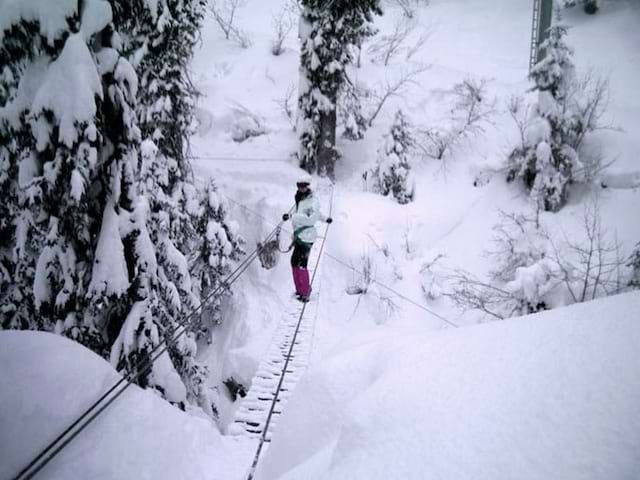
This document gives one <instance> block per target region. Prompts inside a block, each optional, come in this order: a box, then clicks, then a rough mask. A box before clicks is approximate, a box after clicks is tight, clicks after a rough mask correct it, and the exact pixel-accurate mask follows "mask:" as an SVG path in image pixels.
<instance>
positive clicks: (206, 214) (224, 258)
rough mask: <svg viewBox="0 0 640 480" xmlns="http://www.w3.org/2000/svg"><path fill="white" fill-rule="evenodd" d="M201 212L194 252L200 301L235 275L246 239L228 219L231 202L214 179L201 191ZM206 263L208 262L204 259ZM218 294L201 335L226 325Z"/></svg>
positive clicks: (205, 311)
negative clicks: (234, 270)
mask: <svg viewBox="0 0 640 480" xmlns="http://www.w3.org/2000/svg"><path fill="white" fill-rule="evenodd" d="M199 200H200V201H199V205H200V207H199V209H198V213H197V215H196V217H195V219H196V221H195V233H196V235H195V238H196V239H197V240H196V243H195V245H194V248H193V250H192V252H193V253H192V259H193V260H192V262H191V263H192V265H193V267H192V275H193V278H194V281H195V290H196V292H197V294H198V295H199V296H200V298H207V297H208V296H209V295H210V294H211V292H213V291H215V290H216V289H218V288H221V287H224V286H223V285H222V281H223V278H224V277H226V276H227V275H228V274H229V273H231V267H232V264H233V262H234V261H237V260H239V257H240V254H241V253H242V243H243V241H242V239H241V238H240V236H239V235H238V232H237V230H238V226H237V224H236V223H235V222H230V221H229V220H228V218H227V210H228V208H227V203H226V201H225V199H224V198H223V197H221V196H220V194H219V193H218V190H217V187H216V185H215V182H214V181H213V180H210V181H209V182H208V183H207V184H206V186H205V188H204V189H203V190H202V191H201V192H200V199H199ZM203 259H204V260H206V263H205V262H203V261H201V260H203ZM227 293H228V292H226V291H224V290H223V291H222V292H221V294H220V295H216V296H215V298H212V299H211V301H210V302H208V303H207V305H206V308H205V309H203V311H202V315H201V322H200V326H201V328H202V332H201V333H205V332H206V331H207V330H208V329H209V328H210V327H211V326H212V325H215V324H219V323H221V322H222V317H221V304H222V300H223V299H224V294H227Z"/></svg>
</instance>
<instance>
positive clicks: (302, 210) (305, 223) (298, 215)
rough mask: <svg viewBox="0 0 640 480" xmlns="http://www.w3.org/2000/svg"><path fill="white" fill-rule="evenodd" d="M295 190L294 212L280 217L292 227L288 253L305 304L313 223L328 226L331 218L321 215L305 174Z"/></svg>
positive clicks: (299, 297) (300, 295)
mask: <svg viewBox="0 0 640 480" xmlns="http://www.w3.org/2000/svg"><path fill="white" fill-rule="evenodd" d="M296 186H297V187H298V189H297V191H296V195H295V200H296V206H295V209H294V212H293V213H292V214H291V215H289V214H288V213H285V214H284V215H282V220H283V221H285V222H286V221H287V220H289V219H291V224H292V226H293V253H292V254H291V271H292V273H293V283H294V285H295V287H296V295H297V296H298V300H300V301H302V302H308V301H309V296H310V295H311V284H310V283H309V270H307V265H308V263H309V253H311V248H312V247H313V242H315V240H316V237H317V235H318V234H317V232H316V228H315V224H316V222H318V221H324V222H327V223H331V222H332V221H333V220H332V219H331V217H326V216H324V215H323V214H322V213H321V212H320V203H319V202H318V199H317V198H316V197H315V196H314V195H313V191H312V190H311V176H310V175H304V176H302V177H300V178H299V179H298V181H297V182H296Z"/></svg>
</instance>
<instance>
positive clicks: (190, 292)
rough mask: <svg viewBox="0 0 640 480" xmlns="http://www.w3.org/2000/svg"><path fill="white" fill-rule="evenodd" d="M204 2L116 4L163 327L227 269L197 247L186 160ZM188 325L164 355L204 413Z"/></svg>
mask: <svg viewBox="0 0 640 480" xmlns="http://www.w3.org/2000/svg"><path fill="white" fill-rule="evenodd" d="M205 4H206V2H205V1H204V0H186V1H185V0H164V1H161V2H149V1H146V0H142V1H138V2H133V4H132V5H133V8H122V9H121V10H120V15H121V17H122V21H123V23H124V24H125V25H126V28H127V30H128V31H129V32H130V35H129V36H128V39H127V42H126V43H125V49H126V50H127V52H128V56H129V58H130V60H131V62H132V63H133V64H134V65H135V67H136V69H137V71H138V75H139V78H140V88H139V90H138V97H137V100H138V102H137V113H138V122H139V126H140V129H141V133H142V138H143V142H142V145H141V156H140V173H139V178H138V181H139V190H140V193H141V194H143V195H144V197H145V199H146V201H147V202H148V213H147V218H146V223H147V228H148V230H149V241H150V242H151V244H152V246H153V248H154V250H155V252H156V262H157V265H156V268H157V275H156V276H155V277H154V278H153V281H152V282H151V283H150V288H151V290H152V291H153V294H154V295H155V296H156V301H155V303H154V307H153V309H154V312H155V313H154V315H155V317H154V318H156V322H159V323H160V324H161V325H164V326H165V327H166V328H173V327H172V325H174V324H175V323H176V322H178V323H183V320H184V319H185V317H187V316H189V315H190V314H191V313H192V312H194V311H196V310H197V309H198V307H199V305H200V303H201V301H202V300H204V299H205V296H203V295H202V293H203V288H202V281H203V277H207V278H208V280H210V283H211V284H217V283H219V282H221V280H222V277H223V276H224V275H225V274H226V273H228V271H229V270H228V269H227V268H225V269H219V268H218V269H216V268H214V266H213V265H211V264H210V262H211V258H210V257H209V255H208V254H207V252H205V251H203V249H202V248H201V247H200V244H201V243H202V240H201V239H202V236H201V235H203V234H204V232H202V231H200V225H201V222H202V215H203V214H202V212H209V190H208V189H207V190H204V191H203V192H202V193H198V192H197V189H196V187H195V186H194V184H193V176H192V173H191V166H190V163H189V159H188V152H189V137H190V135H191V134H192V133H193V126H194V106H195V101H194V100H195V99H194V97H195V94H196V92H195V91H194V89H193V87H192V86H191V82H190V79H189V75H188V63H189V61H190V59H191V58H192V56H193V50H194V47H195V45H196V42H197V40H198V38H199V30H200V28H201V24H202V21H203V18H204V9H205ZM126 6H127V5H124V7H126ZM218 213H219V216H218V218H217V220H218V221H219V222H220V225H221V228H223V227H224V228H228V225H227V224H226V223H225V221H226V220H227V219H225V218H224V215H225V213H226V212H224V211H220V212H218ZM240 252H241V250H240V249H239V239H234V243H233V245H232V246H231V248H229V249H225V251H224V252H223V253H220V257H221V258H220V263H224V264H225V266H227V264H228V263H230V262H232V261H233V260H237V258H238V256H239V254H240ZM222 257H224V258H222ZM221 298H222V294H220V296H219V297H218V296H217V295H216V297H215V298H213V299H210V301H209V303H207V305H206V307H205V310H206V311H207V312H209V313H210V314H211V316H213V317H215V318H216V320H217V321H220V318H221V311H220V308H221V301H220V299H221ZM190 323H194V324H196V326H195V327H193V328H190V331H189V332H188V333H187V334H186V335H184V336H183V337H182V338H181V339H180V341H179V342H178V343H177V345H175V346H174V347H172V348H171V349H170V357H171V359H172V361H173V362H174V364H175V365H176V368H177V371H178V373H179V374H180V376H181V377H182V380H183V382H184V385H185V386H186V396H187V400H188V401H189V402H191V403H197V404H199V405H200V406H201V407H203V408H204V409H205V411H208V412H211V411H212V408H211V404H210V400H209V399H208V394H207V391H206V389H205V388H204V385H205V380H206V376H207V369H206V368H204V367H203V366H201V365H199V364H198V362H197V361H196V360H195V353H196V348H195V342H194V340H195V335H196V333H197V332H198V331H200V329H201V327H200V326H199V325H197V324H198V322H193V321H192V320H191V321H190ZM192 330H195V332H194V331H192ZM173 401H176V400H175V399H174V400H173Z"/></svg>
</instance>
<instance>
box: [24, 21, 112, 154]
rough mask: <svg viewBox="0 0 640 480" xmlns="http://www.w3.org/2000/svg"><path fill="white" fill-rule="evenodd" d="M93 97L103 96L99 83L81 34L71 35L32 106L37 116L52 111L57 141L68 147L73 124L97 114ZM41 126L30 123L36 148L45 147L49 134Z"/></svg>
mask: <svg viewBox="0 0 640 480" xmlns="http://www.w3.org/2000/svg"><path fill="white" fill-rule="evenodd" d="M96 97H99V98H102V84H101V82H100V77H99V76H98V72H97V71H96V66H95V64H94V62H93V58H92V57H91V53H90V52H89V49H88V47H87V44H86V43H85V40H84V38H83V37H82V35H80V34H72V35H70V36H69V38H68V39H67V41H66V42H65V45H64V48H63V49H62V52H61V53H60V56H59V57H58V58H57V59H56V60H54V61H53V62H52V63H51V65H49V68H48V69H47V72H46V74H45V76H44V79H43V82H42V85H41V86H40V88H39V90H38V92H37V94H36V95H35V98H34V100H33V104H32V106H31V109H32V111H33V112H34V114H36V115H38V117H40V115H41V114H42V113H43V112H45V111H51V112H53V114H54V115H55V116H56V119H57V120H58V124H59V127H60V133H59V138H60V141H62V142H63V143H64V144H65V145H67V146H68V147H69V148H71V147H72V146H73V144H74V143H75V142H76V141H77V139H78V131H77V129H76V123H84V122H86V123H89V122H92V120H93V119H94V117H95V115H96V101H95V98H96ZM47 123H48V122H47ZM43 125H44V124H43V123H42V122H37V123H35V124H34V125H33V130H34V136H35V137H36V141H37V142H38V149H39V150H44V148H46V145H47V144H48V141H49V135H50V133H51V132H50V131H49V130H48V129H44V128H42V126H43Z"/></svg>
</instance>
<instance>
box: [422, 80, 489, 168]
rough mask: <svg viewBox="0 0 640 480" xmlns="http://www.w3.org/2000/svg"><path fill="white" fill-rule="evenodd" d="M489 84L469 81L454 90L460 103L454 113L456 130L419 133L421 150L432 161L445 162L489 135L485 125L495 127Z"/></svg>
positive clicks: (454, 127) (444, 129)
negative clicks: (468, 142)
mask: <svg viewBox="0 0 640 480" xmlns="http://www.w3.org/2000/svg"><path fill="white" fill-rule="evenodd" d="M486 83H487V82H486V80H484V79H482V80H480V81H479V82H478V81H476V80H473V79H466V80H464V81H463V82H461V83H458V84H456V85H455V86H454V88H453V91H452V94H453V95H454V96H455V98H456V101H455V104H454V106H453V109H452V110H451V123H452V126H451V127H450V128H448V129H446V128H442V127H428V128H426V129H422V130H419V131H418V134H419V135H420V134H421V135H422V138H423V140H424V141H423V142H422V143H420V142H419V143H418V149H419V150H420V151H421V152H422V153H423V154H424V155H425V156H426V157H429V158H433V159H436V160H442V159H443V158H444V157H445V155H446V154H447V153H449V152H450V151H451V150H453V149H454V148H455V147H457V146H458V145H459V144H460V143H461V142H463V141H465V140H467V139H468V138H470V137H473V136H477V135H480V134H481V133H483V132H484V131H485V125H487V124H489V123H491V122H490V120H489V119H490V117H491V115H492V114H493V113H494V102H493V100H488V99H487V97H486Z"/></svg>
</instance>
